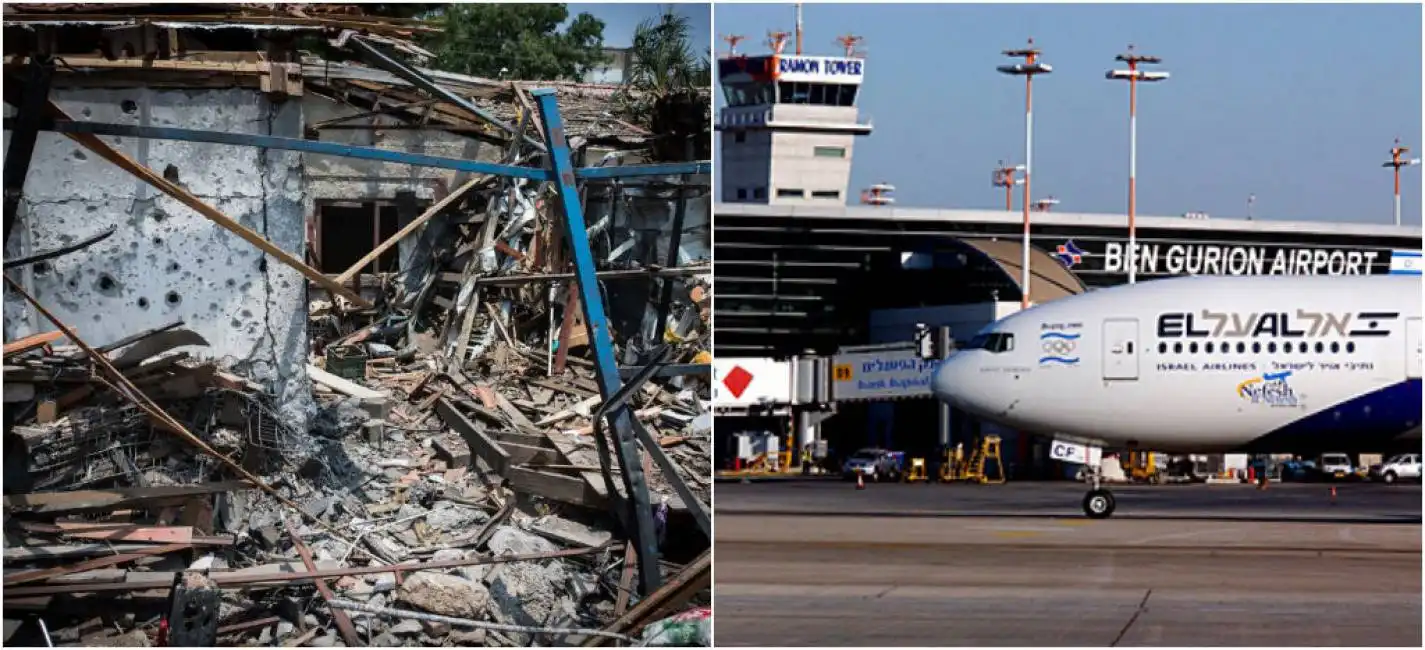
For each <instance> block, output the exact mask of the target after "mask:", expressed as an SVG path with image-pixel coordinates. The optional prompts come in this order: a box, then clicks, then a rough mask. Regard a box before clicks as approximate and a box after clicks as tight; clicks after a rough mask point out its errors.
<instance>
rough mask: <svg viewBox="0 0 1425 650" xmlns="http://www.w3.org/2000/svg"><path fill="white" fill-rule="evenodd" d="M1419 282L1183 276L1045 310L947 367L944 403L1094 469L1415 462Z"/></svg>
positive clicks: (1405, 278) (1106, 498)
mask: <svg viewBox="0 0 1425 650" xmlns="http://www.w3.org/2000/svg"><path fill="white" fill-rule="evenodd" d="M1420 313H1421V278H1420V277H1419V276H1409V275H1381V276H1337V277H1321V276H1247V277H1205V276H1197V277H1185V278H1174V279H1165V280H1155V281H1152V282H1144V283H1140V284H1133V285H1123V286H1117V287H1111V288H1107V289H1102V290H1098V291H1094V292H1091V293H1087V294H1083V295H1079V296H1073V297H1069V298H1062V299H1059V300H1055V301H1054V302H1051V303H1046V304H1043V305H1038V306H1035V307H1032V308H1030V309H1028V310H1025V311H1022V312H1020V313H1017V314H1014V315H1012V316H1009V317H1007V318H1005V319H1003V320H1000V321H998V322H996V323H993V324H991V325H989V326H988V327H986V328H985V329H983V330H982V331H981V332H980V333H979V334H977V335H976V336H975V337H974V339H973V340H972V341H970V343H969V344H968V345H967V346H964V347H963V348H961V349H960V350H958V351H956V352H954V353H952V354H951V355H950V356H949V357H948V358H947V359H946V360H945V361H944V362H942V364H941V366H940V368H939V369H938V370H937V371H936V373H935V377H934V385H933V390H934V392H935V395H936V396H937V397H938V398H940V399H941V400H944V401H946V402H949V403H950V404H952V405H954V406H955V407H957V408H960V409H962V410H964V411H966V412H969V413H971V414H974V415H977V416H979V417H982V418H984V419H986V420H990V421H993V422H996V423H999V424H1003V425H1005V426H1008V427H1012V428H1016V429H1019V430H1021V431H1027V432H1031V433H1039V434H1045V435H1052V436H1053V437H1054V443H1053V445H1052V453H1051V456H1052V457H1054V458H1056V459H1060V460H1074V461H1077V462H1082V463H1087V464H1089V465H1090V467H1091V469H1092V476H1093V487H1092V489H1091V490H1089V492H1088V494H1087V495H1086V496H1085V497H1084V502H1083V507H1084V512H1085V513H1086V514H1087V515H1088V516H1090V517H1093V518H1104V517H1108V516H1109V515H1111V514H1113V509H1114V499H1113V495H1112V494H1111V493H1110V492H1109V491H1108V490H1106V489H1104V488H1103V487H1102V486H1101V484H1100V479H1101V473H1102V472H1101V468H1100V467H1099V464H1098V462H1099V458H1101V455H1102V454H1101V450H1102V448H1103V447H1105V446H1116V447H1126V448H1130V449H1144V450H1153V451H1161V452H1168V453H1218V452H1233V451H1235V452H1249V453H1268V452H1270V453H1300V454H1314V453H1319V452H1326V451H1340V452H1347V453H1349V452H1385V451H1389V448H1393V447H1396V446H1399V445H1410V446H1411V448H1412V449H1413V450H1414V451H1415V452H1417V453H1418V452H1419V451H1420V420H1421V384H1420V366H1421V341H1420V339H1421V332H1420Z"/></svg>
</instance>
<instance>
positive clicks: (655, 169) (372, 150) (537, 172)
mask: <svg viewBox="0 0 1425 650" xmlns="http://www.w3.org/2000/svg"><path fill="white" fill-rule="evenodd" d="M4 125H5V129H6V130H11V129H14V128H15V127H16V126H17V122H16V120H15V118H6V119H5V121H4ZM40 128H41V130H44V131H54V132H56V133H90V134H93V135H111V136H119V137H130V138H151V139H157V140H181V141H184V142H208V143H212V144H226V145H232V146H237V147H264V148H267V149H283V150H287V151H301V152H304V153H315V154H323V155H328V156H341V157H344V158H360V159H363V160H379V161H382V162H389V163H397V164H401V165H416V166H418V167H437V168H441V169H454V170H458V171H463V172H470V173H475V174H492V175H498V176H513V177H516V178H528V179H531V180H537V181H545V180H547V181H553V180H554V179H553V178H552V177H551V176H550V172H549V171H548V170H546V169H540V168H537V167H517V166H514V165H501V164H497V163H487V162H480V161H478V160H462V159H460V158H442V157H440V156H427V155H423V154H417V153H406V152H404V151H393V150H391V149H378V148H376V147H358V146H355V145H348V144H340V143H336V142H321V141H318V140H302V139H299V138H283V137H278V136H273V135H256V134H249V133H222V132H219V131H201V130H197V129H178V128H173V127H166V126H135V125H131V124H109V123H105V122H71V121H65V120H58V121H54V122H51V123H46V124H44V125H43V126H41V127H40ZM566 148H568V147H567V146H566ZM711 169H712V163H710V162H706V161H703V162H689V163H668V164H659V165H626V166H623V167H583V168H579V169H575V170H574V176H575V177H576V178H622V177H628V176H671V175H675V174H706V173H708V172H709V171H710V170H711Z"/></svg>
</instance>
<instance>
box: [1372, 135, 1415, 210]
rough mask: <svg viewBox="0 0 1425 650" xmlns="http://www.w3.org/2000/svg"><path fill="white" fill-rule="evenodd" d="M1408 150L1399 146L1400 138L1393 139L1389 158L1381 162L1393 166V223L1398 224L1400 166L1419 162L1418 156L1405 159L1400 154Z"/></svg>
mask: <svg viewBox="0 0 1425 650" xmlns="http://www.w3.org/2000/svg"><path fill="white" fill-rule="evenodd" d="M1407 151H1410V147H1402V146H1400V138H1396V139H1395V146H1394V147H1391V148H1390V160H1389V161H1387V162H1386V163H1384V164H1382V165H1381V167H1394V168H1395V225H1397V226H1399V225H1400V168H1401V167H1409V166H1411V165H1418V164H1420V159H1419V158H1412V159H1408V160H1407V159H1405V158H1401V155H1403V154H1405V153H1406V152H1407Z"/></svg>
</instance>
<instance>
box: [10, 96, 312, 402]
mask: <svg viewBox="0 0 1425 650" xmlns="http://www.w3.org/2000/svg"><path fill="white" fill-rule="evenodd" d="M52 96H53V97H54V98H55V99H56V100H57V101H58V102H59V104H60V106H62V107H63V108H64V109H65V110H66V111H67V112H68V113H70V114H71V115H73V116H75V118H76V119H81V120H92V121H96V122H115V123H120V124H136V125H145V126H170V127H178V128H188V129H203V130H212V131H224V132H230V133H255V134H270V135H278V136H286V137H301V135H302V105H301V103H300V102H286V103H281V104H275V103H271V102H269V101H268V100H267V99H265V98H264V97H263V96H262V95H261V94H260V93H258V92H256V91H252V90H243V89H222V90H159V89H148V88H115V89H95V88H87V89H85V88H60V89H56V90H55V91H54V92H53V94H52ZM5 135H6V144H7V145H8V139H9V133H8V132H6V134H5ZM103 139H104V141H105V142H108V143H109V144H111V145H113V146H115V147H116V148H117V149H119V150H120V151H122V152H124V153H125V154H127V155H129V156H131V157H133V158H134V159H136V160H137V161H138V162H139V163H141V164H143V165H146V166H148V167H149V168H151V169H153V170H155V171H157V172H159V173H162V174H164V175H165V176H167V177H168V178H169V179H170V180H176V182H177V183H178V184H179V185H182V186H184V187H185V188H187V189H188V190H189V191H191V192H193V193H194V194H196V195H197V196H198V197H200V198H201V199H203V200H204V201H205V202H207V203H208V204H209V205H212V206H213V207H215V208H217V209H218V210H220V211H222V212H223V213H225V214H227V215H228V216H230V217H232V218H234V219H236V220H238V221H239V222H241V223H242V224H243V225H244V226H246V227H248V228H251V229H252V230H254V231H256V232H257V233H259V234H260V235H262V236H263V237H265V238H266V239H267V240H268V241H271V242H272V243H274V244H276V245H278V246H280V247H282V248H283V249H284V250H286V251H288V252H290V253H293V254H294V255H296V256H297V257H299V258H300V257H302V251H303V250H304V248H305V245H306V241H305V238H306V229H305V227H304V224H305V216H304V211H303V179H302V174H301V170H302V155H301V154H299V153H295V152H286V151H270V150H263V149H257V148H254V147H233V146H222V145H213V144H205V143H190V142H179V141H171V140H144V139H136V138H117V137H111V136H104V138H103ZM6 149H7V150H8V146H7V147H6ZM21 211H22V212H21V216H20V218H19V219H18V220H17V225H16V233H15V235H14V236H13V237H11V242H10V245H9V246H8V247H7V250H6V257H7V258H8V257H12V256H17V255H22V254H25V253H28V252H33V251H39V250H48V249H52V248H56V247H59V246H62V245H65V244H68V243H72V242H74V241H75V240H77V239H80V238H83V237H87V236H89V235H92V234H95V233H98V232H100V231H102V230H104V229H105V228H107V227H109V226H110V225H117V226H118V230H117V232H116V233H115V234H114V235H113V236H112V237H110V238H108V239H107V240H105V241H103V242H100V243H99V244H96V245H94V246H91V247H89V248H87V249H85V250H82V251H79V252H76V253H72V254H69V255H65V256H63V257H60V258H58V259H55V260H52V261H50V262H47V263H44V264H41V265H36V266H35V267H33V268H32V271H31V272H30V273H25V274H22V275H24V276H26V277H25V279H26V280H27V282H28V283H29V287H28V288H29V290H31V291H32V292H33V293H34V295H35V296H36V297H37V298H38V299H39V300H40V302H41V303H42V304H44V305H45V306H46V308H48V309H50V310H52V311H53V312H54V314H55V315H56V316H58V317H59V318H60V319H62V320H64V321H65V323H66V324H68V325H70V326H73V327H74V328H75V329H76V330H77V331H78V332H79V335H80V336H82V337H84V339H85V340H86V342H88V343H90V344H93V345H103V344H106V343H109V342H112V341H114V340H117V339H120V338H123V337H125V336H128V335H130V334H134V333H137V332H141V331H143V330H146V329H150V328H153V327H157V326H161V325H165V324H168V323H171V322H173V321H175V320H178V319H182V320H183V321H184V323H185V327H186V328H187V329H190V330H193V331H195V332H197V333H198V334H200V335H202V336H203V338H205V339H207V341H208V342H209V347H206V348H187V351H189V352H190V353H191V354H193V355H194V356H195V357H199V358H210V359H217V360H220V361H221V362H222V364H223V365H225V366H229V367H233V368H235V369H237V370H239V371H241V372H243V373H244V374H247V375H249V376H251V377H252V378H253V379H256V380H258V381H260V382H263V383H264V384H266V385H268V386H269V387H270V388H272V389H273V390H274V391H275V392H276V393H277V395H278V397H279V403H280V404H281V405H282V409H283V411H284V414H285V415H288V416H289V417H292V418H298V419H295V420H293V422H294V423H295V422H303V423H305V422H306V421H307V413H308V410H309V408H310V403H311V393H310V387H309V384H308V383H307V377H306V355H307V313H306V280H305V279H304V278H303V277H302V276H301V274H299V273H298V272H297V271H295V270H293V269H290V268H288V267H287V266H285V265H283V264H281V263H280V262H277V261H275V260H270V259H264V258H265V257H266V256H265V255H263V254H262V252H261V251H259V250H258V249H257V248H256V247H254V246H252V245H251V244H249V243H247V242H246V241H243V240H242V239H241V238H240V237H238V236H237V235H234V234H232V233H230V232H228V231H227V230H225V229H223V228H221V227H219V226H217V225H216V224H214V223H213V222H211V221H209V220H208V219H206V218H204V217H202V216H201V215H199V214H198V213H196V212H194V211H193V210H191V209H189V208H188V207H186V206H183V205H182V204H180V203H178V202H177V201H175V200H174V199H172V198H170V197H169V196H167V195H165V194H163V193H162V192H160V191H158V190H156V189H154V188H153V187H151V186H150V185H148V184H147V183H145V182H143V181H141V180H139V179H137V178H135V177H133V176H131V175H130V174H128V173H126V172H124V171H123V170H121V169H119V168H118V167H116V166H114V165H112V164H110V163H109V162H107V161H105V160H103V159H101V158H99V157H98V156H97V155H95V154H93V153H90V152H89V151H88V150H86V149H84V148H83V147H81V146H79V145H78V144H76V143H74V142H73V141H71V140H69V139H67V138H65V137H63V136H60V135H57V134H53V133H41V134H40V137H39V141H38V143H37V144H36V147H35V152H34V158H33V161H32V163H31V166H30V170H29V175H28V178H27V180H26V183H25V200H24V204H23V205H22V208H21ZM49 329H52V326H51V325H50V324H49V323H48V322H45V321H44V320H43V318H42V317H40V316H39V315H38V314H35V313H32V310H30V309H27V308H26V306H25V305H24V303H23V300H22V299H21V298H19V297H18V296H14V295H11V294H10V293H9V292H7V293H6V294H5V333H4V334H5V339H6V340H7V341H8V340H13V339H16V338H20V337H23V336H26V335H28V334H32V333H35V332H39V331H46V330H49Z"/></svg>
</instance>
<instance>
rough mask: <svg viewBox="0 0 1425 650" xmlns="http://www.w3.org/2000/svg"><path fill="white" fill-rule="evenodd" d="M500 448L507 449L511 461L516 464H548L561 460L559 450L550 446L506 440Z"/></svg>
mask: <svg viewBox="0 0 1425 650" xmlns="http://www.w3.org/2000/svg"><path fill="white" fill-rule="evenodd" d="M500 448H501V449H504V450H505V453H506V454H508V455H509V457H510V462H511V463H513V464H515V465H528V464H531V463H533V464H540V465H547V464H550V463H557V462H559V460H560V454H559V450H558V449H552V448H550V447H530V446H527V445H517V444H513V443H508V442H506V443H502V444H501V445H500Z"/></svg>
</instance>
